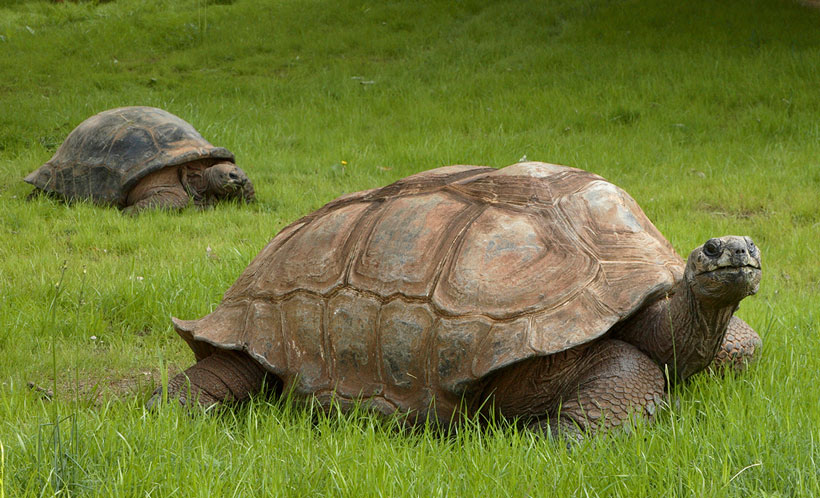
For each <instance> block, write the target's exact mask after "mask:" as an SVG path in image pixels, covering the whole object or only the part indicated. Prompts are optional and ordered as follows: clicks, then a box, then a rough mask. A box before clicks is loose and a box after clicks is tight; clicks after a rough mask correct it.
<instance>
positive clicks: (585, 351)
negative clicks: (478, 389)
mask: <svg viewBox="0 0 820 498" xmlns="http://www.w3.org/2000/svg"><path fill="white" fill-rule="evenodd" d="M499 373H500V374H501V375H499V376H498V377H496V378H495V379H493V380H492V381H491V385H490V386H489V387H490V389H492V390H493V395H492V401H493V403H494V405H495V410H496V412H497V413H499V414H500V415H502V416H503V417H505V418H518V419H520V420H521V421H522V422H523V423H525V424H526V425H527V426H528V427H530V428H532V429H536V430H543V431H547V430H549V431H551V432H552V433H553V434H556V433H559V434H563V435H565V436H570V437H572V438H578V437H580V436H582V435H583V434H585V433H587V434H592V433H595V432H597V431H599V430H601V429H603V430H608V429H612V428H615V427H619V426H622V425H624V424H625V423H628V422H629V420H630V416H631V415H633V414H639V415H643V416H646V417H647V418H649V419H650V420H651V419H652V416H653V414H654V412H655V408H656V406H657V403H658V402H659V401H660V399H661V398H662V397H663V395H664V377H663V374H662V373H661V371H660V368H658V366H657V364H656V363H655V362H654V361H652V360H651V359H650V358H649V357H648V356H646V355H645V354H643V353H642V352H641V351H640V350H638V349H637V348H636V347H634V346H632V345H630V344H627V343H625V342H622V341H618V340H613V339H608V340H603V341H598V342H594V343H592V344H590V345H588V346H583V347H579V348H573V349H570V350H568V351H563V352H561V353H557V354H554V355H551V356H548V357H543V358H535V359H532V360H528V361H525V362H522V363H521V364H518V365H513V366H512V367H510V368H509V369H505V370H503V371H502V372H499ZM485 392H486V391H485Z"/></svg>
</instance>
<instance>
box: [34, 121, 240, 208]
mask: <svg viewBox="0 0 820 498" xmlns="http://www.w3.org/2000/svg"><path fill="white" fill-rule="evenodd" d="M25 181H26V182H28V183H30V184H32V185H34V186H35V187H37V190H35V191H34V193H37V192H45V193H48V194H51V195H56V196H58V197H61V198H63V199H65V200H67V201H73V200H78V199H90V200H92V201H93V202H95V203H97V204H103V205H113V206H116V207H118V208H121V209H125V210H126V212H129V213H130V212H135V211H140V210H143V209H146V208H165V209H181V208H184V207H185V206H187V205H188V202H189V199H193V201H194V203H195V204H197V205H199V206H204V205H208V204H212V203H213V202H215V201H218V200H221V199H231V198H237V199H240V200H244V201H248V202H249V201H253V200H254V190H253V185H252V184H251V181H250V180H249V179H248V177H247V175H246V174H245V172H244V171H242V170H241V169H240V168H239V167H238V166H236V164H234V155H233V154H232V153H231V152H230V151H229V150H228V149H225V148H223V147H214V146H213V145H211V143H210V142H208V141H207V140H205V139H204V138H202V135H200V134H199V132H197V131H196V130H195V129H194V127H193V126H191V125H190V124H189V123H187V122H186V121H184V120H182V119H180V118H179V117H177V116H174V115H173V114H171V113H169V112H167V111H164V110H162V109H157V108H155V107H120V108H117V109H110V110H108V111H103V112H101V113H99V114H96V115H94V116H91V117H90V118H88V119H86V120H85V121H83V122H82V123H80V125H79V126H77V127H76V128H75V129H74V130H73V131H72V132H71V133H69V135H68V137H66V139H65V141H64V142H63V143H62V145H60V148H58V149H57V152H56V153H55V154H54V157H52V158H51V159H50V160H49V161H48V162H47V163H45V164H43V165H42V166H40V167H39V168H38V169H37V170H35V171H34V172H32V173H31V174H30V175H28V176H27V177H26V178H25Z"/></svg>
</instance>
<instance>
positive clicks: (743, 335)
mask: <svg viewBox="0 0 820 498" xmlns="http://www.w3.org/2000/svg"><path fill="white" fill-rule="evenodd" d="M762 345H763V341H762V340H761V339H760V336H759V335H757V332H755V331H754V330H753V329H752V327H750V326H749V324H748V323H746V322H744V321H743V320H741V319H740V318H738V317H736V316H733V317H732V319H731V320H729V326H728V327H727V329H726V336H725V337H724V338H723V344H721V345H720V349H719V350H718V354H717V356H715V361H714V362H713V363H712V368H713V369H714V370H717V371H720V370H722V369H724V368H731V369H733V370H735V371H736V372H742V371H744V370H745V369H746V365H748V364H749V363H750V362H752V361H753V360H754V359H755V353H756V352H757V351H758V350H759V349H760V347H761V346H762Z"/></svg>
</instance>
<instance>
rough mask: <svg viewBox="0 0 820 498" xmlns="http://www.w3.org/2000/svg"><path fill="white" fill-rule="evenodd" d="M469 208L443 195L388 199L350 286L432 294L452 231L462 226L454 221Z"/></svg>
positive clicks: (381, 292) (388, 292) (410, 294)
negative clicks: (436, 273)
mask: <svg viewBox="0 0 820 498" xmlns="http://www.w3.org/2000/svg"><path fill="white" fill-rule="evenodd" d="M467 207H468V204H466V203H464V202H461V201H458V200H455V199H452V198H450V197H449V196H447V195H444V194H442V193H435V194H430V195H424V196H419V197H415V196H414V197H399V198H397V199H395V200H393V201H390V202H388V203H386V204H385V205H384V206H382V208H381V209H380V216H379V219H378V221H377V222H376V223H375V225H374V227H373V230H372V232H371V233H370V235H369V237H368V239H367V241H366V243H365V244H364V246H363V248H362V250H361V251H360V252H359V256H358V258H357V260H356V262H355V264H354V266H353V268H352V271H351V274H350V284H351V285H353V286H355V287H356V288H359V289H363V290H368V291H370V292H374V293H376V294H378V295H380V296H383V297H387V296H390V295H392V294H396V293H401V294H402V295H404V296H408V297H424V296H428V295H429V294H430V292H431V290H432V287H433V283H434V281H435V279H434V277H435V272H436V269H437V268H438V266H439V264H440V262H441V259H442V257H443V256H444V254H446V251H447V250H448V249H449V247H450V243H451V242H452V239H453V237H454V236H453V233H452V232H453V231H455V230H458V229H459V228H460V223H454V219H457V218H458V216H459V215H460V214H461V213H462V212H463V211H465V209H466V208H467Z"/></svg>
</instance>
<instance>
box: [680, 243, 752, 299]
mask: <svg viewBox="0 0 820 498" xmlns="http://www.w3.org/2000/svg"><path fill="white" fill-rule="evenodd" d="M760 276H761V267H760V249H758V248H757V246H756V245H755V243H754V242H753V241H752V239H751V238H749V237H741V236H737V235H727V236H725V237H718V238H714V239H709V240H707V241H706V242H705V243H704V244H703V245H702V246H700V247H698V248H696V249H695V250H693V251H692V253H691V254H689V259H688V260H687V262H686V271H685V278H686V281H687V282H688V283H689V286H690V288H691V289H692V291H693V292H694V293H695V295H697V296H698V297H699V298H700V299H701V300H702V301H706V302H710V303H714V304H715V305H718V306H722V305H728V304H732V303H739V302H740V300H741V299H743V298H745V297H747V296H751V295H752V294H755V293H756V292H757V289H758V287H759V285H760Z"/></svg>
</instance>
